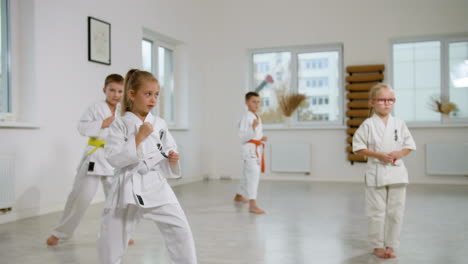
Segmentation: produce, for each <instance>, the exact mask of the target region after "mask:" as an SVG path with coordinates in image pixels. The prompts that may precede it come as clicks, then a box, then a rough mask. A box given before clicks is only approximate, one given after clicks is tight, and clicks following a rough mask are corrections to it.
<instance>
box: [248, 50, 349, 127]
mask: <svg viewBox="0 0 468 264" xmlns="http://www.w3.org/2000/svg"><path fill="white" fill-rule="evenodd" d="M250 63H251V69H252V72H251V75H250V76H251V78H252V81H251V83H252V88H251V90H255V88H256V87H257V86H258V85H259V84H260V83H261V82H262V81H263V80H264V79H265V76H266V75H268V74H270V75H272V76H273V78H275V77H276V79H274V83H272V84H268V85H266V86H265V87H264V88H263V89H262V90H261V91H260V97H262V98H267V100H265V101H262V108H261V111H260V115H261V117H262V120H263V123H264V124H265V125H267V126H268V125H281V124H282V123H283V122H284V117H283V115H282V113H281V111H280V110H279V108H278V102H277V97H276V93H277V91H279V90H286V91H287V92H291V93H301V94H305V95H306V97H307V99H306V101H305V102H304V103H303V105H301V106H300V107H299V109H298V111H296V113H295V114H294V115H293V118H292V120H293V121H292V125H297V126H302V125H314V124H318V123H320V122H321V123H322V124H323V123H324V122H326V123H327V124H342V119H343V114H342V109H343V106H342V105H343V92H342V91H343V90H342V89H343V88H342V87H343V85H342V46H341V45H321V46H309V47H290V48H278V49H260V50H252V51H251V62H250ZM317 94H321V95H320V96H317ZM266 102H268V104H267V103H266Z"/></svg>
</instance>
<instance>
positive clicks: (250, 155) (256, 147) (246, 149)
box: [234, 92, 267, 214]
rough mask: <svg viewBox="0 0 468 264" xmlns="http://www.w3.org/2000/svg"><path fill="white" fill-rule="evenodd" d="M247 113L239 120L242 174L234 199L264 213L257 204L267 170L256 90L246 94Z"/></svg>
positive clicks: (254, 211) (250, 208)
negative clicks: (261, 181)
mask: <svg viewBox="0 0 468 264" xmlns="http://www.w3.org/2000/svg"><path fill="white" fill-rule="evenodd" d="M245 104H246V105H247V109H248V111H247V113H245V114H244V116H243V117H242V119H241V120H240V122H239V137H240V140H241V145H242V146H241V159H242V175H241V179H240V184H239V187H238V189H237V193H236V196H235V197H234V201H236V202H242V203H249V212H251V213H254V214H264V213H265V211H264V210H262V209H260V208H259V207H258V206H257V189H258V183H259V181H260V172H264V171H265V159H264V142H265V141H267V137H265V136H263V128H262V120H261V119H260V117H259V116H258V115H257V113H256V112H257V111H258V109H259V107H260V96H259V95H258V93H256V92H248V93H247V94H246V95H245Z"/></svg>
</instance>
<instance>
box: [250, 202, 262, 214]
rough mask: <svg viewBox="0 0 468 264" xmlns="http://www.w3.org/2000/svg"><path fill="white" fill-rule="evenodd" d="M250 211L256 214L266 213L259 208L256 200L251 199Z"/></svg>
mask: <svg viewBox="0 0 468 264" xmlns="http://www.w3.org/2000/svg"><path fill="white" fill-rule="evenodd" d="M249 212H251V213H254V214H264V213H265V211H263V210H262V209H260V208H258V206H257V201H256V200H249Z"/></svg>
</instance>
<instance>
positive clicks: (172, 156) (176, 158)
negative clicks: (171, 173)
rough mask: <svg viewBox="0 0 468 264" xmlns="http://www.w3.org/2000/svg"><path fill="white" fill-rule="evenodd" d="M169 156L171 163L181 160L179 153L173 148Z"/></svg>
mask: <svg viewBox="0 0 468 264" xmlns="http://www.w3.org/2000/svg"><path fill="white" fill-rule="evenodd" d="M168 157H169V162H170V163H177V162H178V161H179V159H180V155H179V153H177V152H175V151H173V150H171V151H169V155H168Z"/></svg>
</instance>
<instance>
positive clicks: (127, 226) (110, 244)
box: [97, 203, 197, 264]
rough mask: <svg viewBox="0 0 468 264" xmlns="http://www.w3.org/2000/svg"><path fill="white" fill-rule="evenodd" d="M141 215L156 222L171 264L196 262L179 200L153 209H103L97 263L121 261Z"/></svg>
mask: <svg viewBox="0 0 468 264" xmlns="http://www.w3.org/2000/svg"><path fill="white" fill-rule="evenodd" d="M142 218H144V219H147V220H151V221H153V222H155V223H156V225H157V226H158V228H159V230H160V232H161V234H162V235H163V238H164V241H165V244H166V247H167V249H168V252H169V256H170V258H171V260H172V263H174V264H196V263H197V258H196V252H195V243H194V241H193V236H192V231H191V229H190V226H189V224H188V221H187V218H186V217H185V214H184V211H183V210H182V208H181V207H180V205H179V204H178V203H172V204H165V205H161V206H158V207H153V208H141V207H138V206H136V205H128V207H127V208H117V209H115V208H112V209H105V210H104V214H103V217H102V222H101V231H100V234H99V237H98V245H97V247H98V255H99V261H100V263H102V264H118V263H121V258H122V256H123V254H124V253H125V250H126V249H127V247H128V241H129V239H130V236H131V233H132V232H133V230H134V229H135V226H136V224H137V223H138V222H139V221H140V220H141V219H142Z"/></svg>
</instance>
